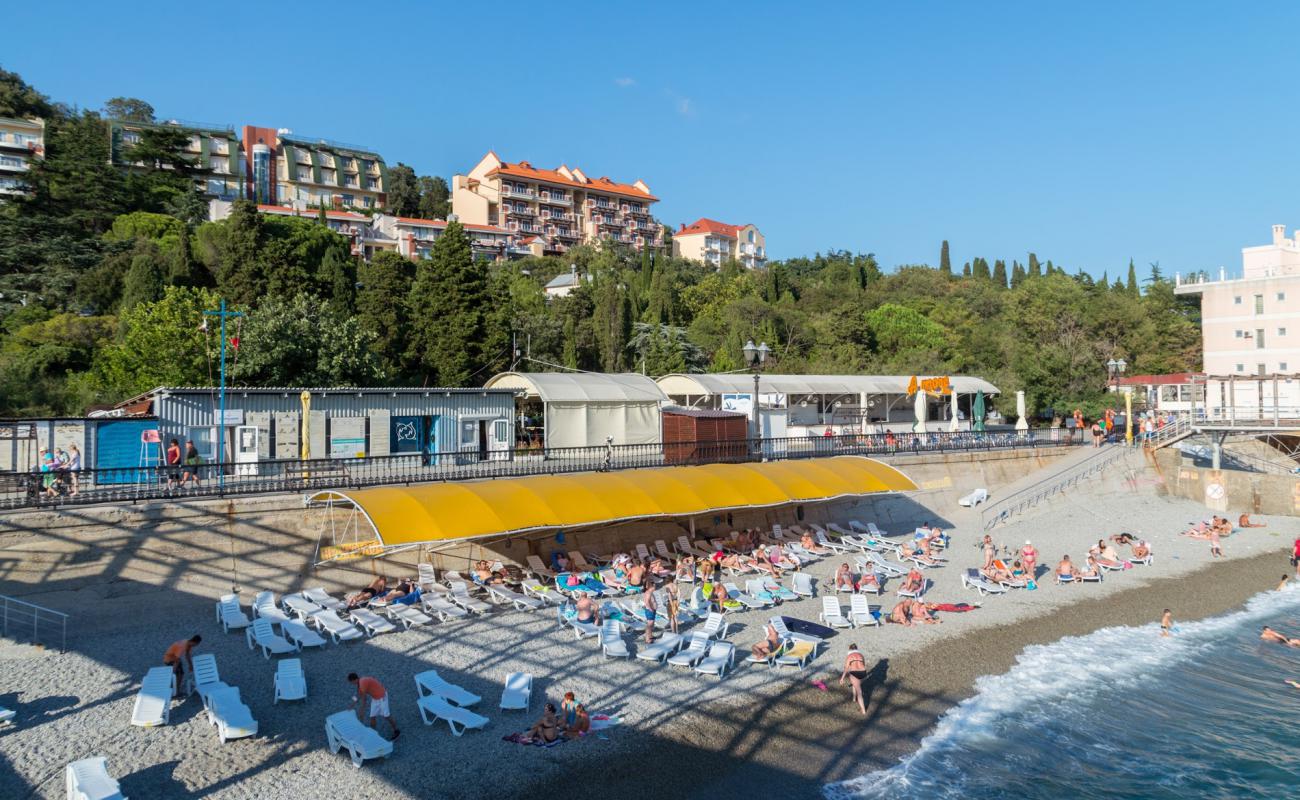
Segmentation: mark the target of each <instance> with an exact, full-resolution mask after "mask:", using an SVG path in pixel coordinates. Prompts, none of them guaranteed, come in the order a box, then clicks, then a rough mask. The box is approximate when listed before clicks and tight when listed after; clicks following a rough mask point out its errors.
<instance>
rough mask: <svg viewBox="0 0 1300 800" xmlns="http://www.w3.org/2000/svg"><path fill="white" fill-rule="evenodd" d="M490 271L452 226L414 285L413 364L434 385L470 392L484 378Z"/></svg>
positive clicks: (461, 232)
mask: <svg viewBox="0 0 1300 800" xmlns="http://www.w3.org/2000/svg"><path fill="white" fill-rule="evenodd" d="M488 299H489V298H488V286H487V270H486V269H485V268H484V265H483V264H482V263H480V262H476V261H475V260H474V253H473V250H471V249H470V243H469V237H468V236H466V235H465V228H464V227H463V226H462V225H461V224H460V223H459V222H449V223H447V228H446V230H444V231H443V233H442V235H441V236H439V237H438V240H437V241H436V242H434V243H433V248H432V250H431V251H430V254H429V260H427V261H423V262H421V263H420V264H418V265H417V266H416V268H415V281H414V282H413V283H412V284H411V293H410V307H411V318H412V324H411V343H410V350H409V355H410V360H411V362H412V363H413V364H414V365H416V366H417V367H418V368H420V369H422V370H423V371H424V373H425V375H426V378H427V380H428V381H429V382H430V383H431V384H434V385H443V386H468V385H470V381H471V380H474V379H476V378H481V377H482V376H480V375H479V372H480V368H481V367H482V366H483V342H484V340H485V338H486V336H485V334H486V323H485V320H484V310H485V309H486V308H487V304H488Z"/></svg>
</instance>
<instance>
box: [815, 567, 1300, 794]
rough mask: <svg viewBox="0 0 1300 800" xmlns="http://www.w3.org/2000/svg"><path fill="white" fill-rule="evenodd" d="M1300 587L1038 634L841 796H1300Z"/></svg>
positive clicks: (833, 789)
mask: <svg viewBox="0 0 1300 800" xmlns="http://www.w3.org/2000/svg"><path fill="white" fill-rule="evenodd" d="M1298 612H1300V587H1298V586H1291V587H1289V588H1288V589H1287V590H1286V591H1282V592H1267V593H1265V594H1261V595H1257V596H1256V597H1254V598H1253V599H1252V600H1251V601H1250V602H1249V603H1247V604H1246V605H1245V606H1244V607H1243V608H1241V609H1239V610H1237V611H1234V612H1231V613H1228V614H1225V615H1223V616H1221V617H1214V618H1211V619H1207V620H1202V621H1200V622H1193V623H1182V624H1179V625H1178V628H1177V630H1176V632H1175V633H1174V635H1173V636H1170V637H1169V638H1161V637H1160V635H1159V631H1158V629H1157V628H1156V626H1155V625H1147V626H1143V627H1140V628H1131V627H1116V628H1104V629H1102V630H1099V631H1096V632H1094V633H1092V634H1089V635H1087V636H1079V637H1069V638H1066V639H1062V640H1060V641H1058V642H1054V643H1052V644H1048V645H1041V646H1035V647H1030V648H1026V650H1025V652H1024V653H1022V654H1021V655H1020V657H1019V659H1018V661H1017V663H1016V665H1015V666H1014V667H1012V669H1011V670H1010V671H1008V672H1007V673H1005V674H1003V675H996V676H988V677H985V678H981V679H980V681H979V682H978V684H977V686H976V690H977V691H976V694H975V695H974V696H973V697H971V698H970V699H968V700H966V701H965V702H963V703H961V704H959V705H958V706H956V707H954V708H953V709H951V710H950V711H949V712H948V713H947V714H946V715H945V716H944V717H943V718H942V719H941V720H940V721H939V723H938V725H937V727H936V729H935V731H934V733H933V734H931V735H930V736H929V737H927V738H926V739H925V741H924V742H923V743H922V745H921V747H920V748H919V749H918V750H917V751H916V752H915V753H913V754H912V755H910V756H908V757H907V758H905V759H904V760H903V761H902V762H900V763H899V764H898V765H897V766H895V767H893V768H891V769H886V770H881V771H878V772H873V773H871V774H868V775H866V776H863V777H861V778H858V779H856V780H852V781H847V782H844V783H839V784H834V785H831V786H827V787H826V789H825V794H826V796H827V797H828V798H832V799H833V800H868V799H871V800H875V799H876V798H880V799H881V800H885V799H886V798H887V799H888V800H939V799H941V798H1003V797H1006V798H1017V800H1038V798H1043V799H1044V800H1046V798H1053V799H1055V798H1063V797H1080V798H1108V799H1109V798H1114V799H1115V800H1120V799H1121V798H1124V799H1125V800H1127V798H1143V799H1144V800H1147V799H1158V798H1170V799H1171V800H1172V798H1257V797H1258V798H1274V797H1277V798H1283V797H1292V798H1300V689H1295V688H1293V687H1291V686H1288V685H1287V684H1286V683H1285V680H1286V679H1291V680H1295V681H1300V648H1291V647H1285V646H1283V645H1278V644H1271V643H1265V642H1262V641H1260V639H1259V630H1260V628H1261V627H1262V626H1264V625H1269V626H1271V627H1273V628H1274V629H1277V630H1280V631H1283V632H1284V633H1286V634H1287V635H1289V636H1292V637H1297V636H1300V613H1298Z"/></svg>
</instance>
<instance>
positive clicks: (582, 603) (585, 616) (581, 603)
mask: <svg viewBox="0 0 1300 800" xmlns="http://www.w3.org/2000/svg"><path fill="white" fill-rule="evenodd" d="M573 607H574V608H575V609H576V610H577V612H578V622H587V623H590V624H592V625H599V624H600V606H598V605H596V603H595V602H593V601H592V599H591V596H590V595H588V594H587V593H586V592H579V593H578V600H577V602H575V603H574V604H573Z"/></svg>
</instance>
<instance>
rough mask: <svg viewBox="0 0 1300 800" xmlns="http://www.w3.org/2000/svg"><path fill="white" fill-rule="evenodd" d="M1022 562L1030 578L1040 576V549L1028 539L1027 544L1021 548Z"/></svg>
mask: <svg viewBox="0 0 1300 800" xmlns="http://www.w3.org/2000/svg"><path fill="white" fill-rule="evenodd" d="M1020 563H1021V564H1023V565H1024V567H1025V574H1026V575H1028V576H1029V579H1030V580H1034V579H1036V578H1037V577H1038V551H1037V550H1035V549H1034V544H1033V542H1031V541H1029V540H1028V539H1026V540H1025V546H1024V547H1022V548H1020Z"/></svg>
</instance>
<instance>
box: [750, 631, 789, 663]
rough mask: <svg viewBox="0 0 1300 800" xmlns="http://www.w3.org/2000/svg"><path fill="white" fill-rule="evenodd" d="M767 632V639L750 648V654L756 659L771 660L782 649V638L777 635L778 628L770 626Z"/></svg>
mask: <svg viewBox="0 0 1300 800" xmlns="http://www.w3.org/2000/svg"><path fill="white" fill-rule="evenodd" d="M766 630H767V638H766V639H763V641H761V642H758V643H756V644H755V645H753V646H752V647H750V648H749V652H751V653H753V655H754V658H761V659H767V658H771V657H772V655H773V654H774V653H776V652H777V651H778V650H780V649H781V637H780V635H778V634H777V632H776V628H773V627H772V626H771V625H768V626H766Z"/></svg>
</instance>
